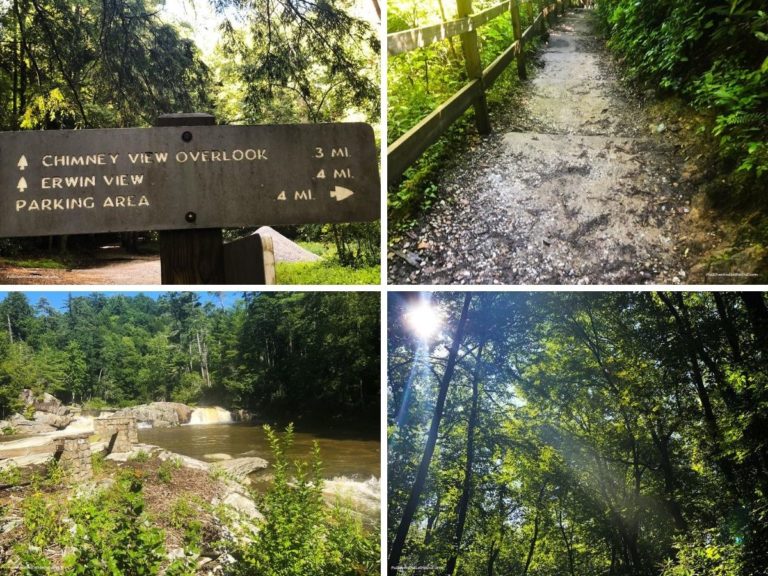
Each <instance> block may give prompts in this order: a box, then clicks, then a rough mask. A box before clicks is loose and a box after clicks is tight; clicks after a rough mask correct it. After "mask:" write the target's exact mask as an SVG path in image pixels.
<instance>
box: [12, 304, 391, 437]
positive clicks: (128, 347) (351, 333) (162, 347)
mask: <svg viewBox="0 0 768 576" xmlns="http://www.w3.org/2000/svg"><path fill="white" fill-rule="evenodd" d="M29 298H30V297H29V296H28V295H27V294H26V293H23V292H11V293H9V294H8V295H7V296H5V298H3V299H2V301H0V317H1V318H2V326H3V329H2V330H0V419H4V418H6V417H8V416H9V415H10V414H11V413H13V411H15V410H17V409H19V408H20V406H19V393H20V392H21V390H22V389H24V388H29V389H32V390H34V391H36V392H38V393H43V392H48V393H50V394H53V395H55V396H57V397H58V398H59V399H61V400H63V401H65V402H70V403H80V404H85V405H86V406H91V407H94V408H98V407H100V406H105V405H109V406H122V405H131V404H139V403H144V402H151V401H157V400H174V401H179V402H184V403H192V404H200V405H213V404H219V405H223V406H225V407H227V408H230V409H234V408H244V409H248V410H251V411H252V412H253V413H254V414H256V415H257V416H261V417H264V418H266V419H273V420H277V421H286V422H287V421H288V420H291V421H294V422H296V424H297V425H298V426H300V425H302V423H308V424H313V423H315V424H316V423H325V424H329V425H330V424H333V425H335V426H345V425H346V426H348V427H349V428H366V429H370V430H372V431H377V430H378V422H379V405H380V404H379V396H380V392H379V381H380V364H379V341H380V331H379V295H378V294H377V293H367V292H364V293H356V292H343V293H342V292H338V293H335V292H323V293H268V294H259V293H245V294H243V295H242V298H238V299H237V300H236V301H235V303H234V304H232V305H224V304H223V300H222V301H221V303H220V302H218V300H217V299H216V298H213V299H211V298H206V299H203V298H201V295H200V294H198V293H195V292H166V293H163V294H162V295H160V296H159V297H156V298H153V297H150V296H148V295H143V294H138V295H126V294H118V295H106V294H105V293H93V294H89V295H83V294H70V295H69V297H68V298H67V299H66V304H65V305H64V306H63V307H62V309H58V308H57V307H54V306H52V305H51V303H50V302H49V301H48V300H47V299H46V298H44V297H40V298H39V300H37V302H36V303H35V304H32V303H30V300H29Z"/></svg>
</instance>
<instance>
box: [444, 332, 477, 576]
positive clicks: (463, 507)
mask: <svg viewBox="0 0 768 576" xmlns="http://www.w3.org/2000/svg"><path fill="white" fill-rule="evenodd" d="M484 348H485V340H483V341H482V342H481V343H480V348H479V349H478V352H477V363H476V364H475V373H474V374H473V375H472V409H471V411H470V413H469V427H468V429H467V461H466V463H465V465H464V482H463V486H462V489H461V498H460V499H459V506H458V514H457V518H458V520H457V522H456V533H455V535H454V537H453V554H451V556H450V558H448V563H447V565H446V569H445V573H446V574H447V575H448V576H453V573H454V571H455V570H456V562H457V561H458V559H459V551H460V550H461V538H462V536H463V535H464V524H465V522H466V520H467V509H468V508H469V501H470V499H471V497H472V465H473V464H474V461H475V426H476V425H477V407H478V404H479V396H480V392H479V389H480V376H481V374H482V366H483V349H484Z"/></svg>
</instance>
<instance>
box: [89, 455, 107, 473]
mask: <svg viewBox="0 0 768 576" xmlns="http://www.w3.org/2000/svg"><path fill="white" fill-rule="evenodd" d="M105 463H106V460H105V456H104V453H103V452H94V453H93V454H91V468H93V473H94V474H101V473H102V472H103V471H104V465H105Z"/></svg>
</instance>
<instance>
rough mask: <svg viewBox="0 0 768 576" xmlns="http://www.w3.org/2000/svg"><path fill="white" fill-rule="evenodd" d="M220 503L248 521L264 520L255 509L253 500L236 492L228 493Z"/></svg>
mask: <svg viewBox="0 0 768 576" xmlns="http://www.w3.org/2000/svg"><path fill="white" fill-rule="evenodd" d="M222 503H223V504H226V505H227V506H229V507H230V508H232V509H233V510H235V511H236V512H238V513H239V514H242V515H243V516H245V517H247V518H248V519H249V520H258V521H262V520H264V516H263V515H262V514H261V512H259V509H258V508H256V504H254V502H253V500H251V499H250V498H248V497H247V496H244V495H242V494H240V493H238V492H230V493H229V494H227V495H226V496H225V497H224V499H223V500H222Z"/></svg>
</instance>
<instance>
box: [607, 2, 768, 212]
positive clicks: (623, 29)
mask: <svg viewBox="0 0 768 576" xmlns="http://www.w3.org/2000/svg"><path fill="white" fill-rule="evenodd" d="M598 11H599V13H600V16H601V19H602V23H603V26H604V28H605V30H606V32H607V33H608V34H609V36H610V41H609V44H610V46H611V47H612V48H613V49H614V50H615V51H616V52H617V53H618V54H619V55H621V56H622V60H623V61H624V62H625V64H626V70H627V72H628V73H629V75H630V76H631V77H633V78H635V79H637V80H640V81H642V82H645V83H647V84H648V85H651V86H654V87H656V86H659V87H660V88H661V89H663V90H665V91H669V92H673V93H678V94H681V95H683V96H685V97H687V98H689V99H690V100H691V101H692V102H693V104H694V105H695V106H696V107H697V108H699V109H700V110H708V111H711V113H712V115H713V117H714V124H713V127H712V134H713V135H714V136H715V137H716V138H717V139H718V142H719V145H720V151H721V155H722V157H723V159H724V160H725V161H726V162H728V163H730V164H731V165H732V166H733V167H734V168H735V169H736V170H737V171H738V172H741V173H743V175H744V176H747V177H749V178H750V179H751V180H750V182H751V186H752V188H753V189H755V190H759V189H762V188H763V187H764V184H765V182H766V178H765V177H766V174H767V173H768V151H766V141H765V134H766V130H768V114H766V112H765V110H766V109H767V108H768V64H767V62H768V60H766V59H765V52H766V48H768V34H767V32H768V15H766V12H765V5H764V3H763V2H761V0H737V1H734V2H726V1H724V0H721V1H719V2H710V3H702V2H697V1H695V0H674V1H669V2H635V1H633V0H607V1H604V2H600V3H599V4H598ZM761 183H762V184H761ZM753 199H758V200H760V195H759V194H758V195H753Z"/></svg>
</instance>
